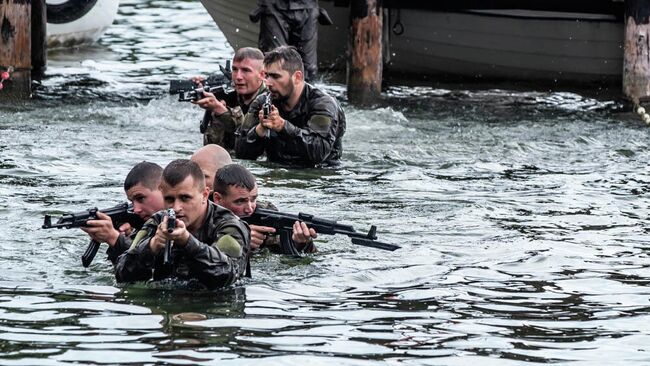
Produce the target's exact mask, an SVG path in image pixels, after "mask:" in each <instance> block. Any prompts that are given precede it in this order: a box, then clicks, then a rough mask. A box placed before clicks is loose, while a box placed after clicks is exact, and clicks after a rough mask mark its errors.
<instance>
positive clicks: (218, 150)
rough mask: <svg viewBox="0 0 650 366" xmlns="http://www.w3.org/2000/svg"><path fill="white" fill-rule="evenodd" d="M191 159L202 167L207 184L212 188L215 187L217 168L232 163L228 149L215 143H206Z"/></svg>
mask: <svg viewBox="0 0 650 366" xmlns="http://www.w3.org/2000/svg"><path fill="white" fill-rule="evenodd" d="M190 160H192V161H193V162H195V163H197V164H198V165H199V167H201V170H202V171H203V176H204V177H205V184H206V185H207V186H209V187H210V190H212V189H213V187H212V184H213V183H214V175H215V174H216V172H217V170H219V169H221V168H222V167H224V166H226V165H228V164H232V159H231V158H230V154H229V153H228V151H226V149H224V148H223V147H221V146H219V145H215V144H210V145H205V146H203V147H202V148H200V149H198V150H196V152H195V153H194V154H193V155H192V157H191V158H190Z"/></svg>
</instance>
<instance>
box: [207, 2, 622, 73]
mask: <svg viewBox="0 0 650 366" xmlns="http://www.w3.org/2000/svg"><path fill="white" fill-rule="evenodd" d="M201 2H202V3H203V5H204V6H205V8H206V9H207V11H208V12H209V13H210V15H211V16H212V18H213V19H214V21H215V22H216V24H217V26H218V27H219V28H220V29H221V31H222V32H223V33H224V35H225V36H226V38H227V39H228V41H229V42H230V44H231V45H232V47H233V48H235V49H236V48H239V47H243V46H255V45H257V37H258V32H259V25H258V24H255V23H252V22H251V21H250V20H249V19H248V13H249V12H250V11H251V10H253V9H254V8H255V6H256V1H255V0H242V1H237V2H228V1H225V0H201ZM387 3H388V4H385V5H386V6H389V7H386V8H385V9H384V38H385V39H384V43H385V44H384V65H385V68H384V70H385V74H388V75H412V76H417V77H419V78H424V79H430V80H437V79H439V78H441V77H444V78H449V77H451V78H454V77H462V78H469V79H477V80H528V81H547V82H552V83H555V82H605V83H607V82H620V79H621V73H622V69H623V66H622V62H623V33H624V31H623V22H622V20H621V18H622V17H621V16H622V14H617V13H616V12H617V11H618V10H620V7H615V6H612V7H611V9H609V7H607V6H601V7H599V8H596V7H592V8H591V9H586V8H583V9H584V10H582V11H581V10H580V7H579V6H573V7H570V6H563V7H559V8H557V7H556V9H551V8H548V9H547V10H544V8H543V6H541V5H540V6H537V7H534V8H533V7H530V8H528V9H508V8H504V7H503V6H499V7H493V8H490V7H489V6H482V7H481V8H474V9H466V8H463V7H462V6H459V5H455V6H453V7H452V6H447V7H445V6H441V5H440V4H438V3H445V1H443V2H435V5H422V6H404V5H402V6H401V7H397V6H396V5H391V4H394V3H395V2H387ZM447 3H451V2H447ZM474 3H476V4H478V3H480V2H473V3H472V5H476V4H474ZM489 3H491V4H495V3H496V4H498V3H499V1H492V2H489ZM551 3H557V2H551ZM596 3H598V4H607V2H606V1H597V2H594V4H596ZM319 4H320V6H321V7H323V8H325V9H326V10H327V11H328V12H329V13H330V16H331V18H332V19H333V20H334V22H335V24H334V25H333V26H320V28H319V44H318V48H319V49H318V57H319V64H320V66H321V67H334V68H341V69H343V68H344V67H345V55H346V51H347V34H348V22H349V9H348V7H338V6H335V5H334V2H333V1H320V2H319ZM537 4H542V3H540V2H537ZM609 10H611V11H609Z"/></svg>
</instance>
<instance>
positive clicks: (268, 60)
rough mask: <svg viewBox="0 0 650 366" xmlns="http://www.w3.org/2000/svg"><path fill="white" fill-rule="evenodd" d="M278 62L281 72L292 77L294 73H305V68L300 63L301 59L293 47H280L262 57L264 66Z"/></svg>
mask: <svg viewBox="0 0 650 366" xmlns="http://www.w3.org/2000/svg"><path fill="white" fill-rule="evenodd" d="M276 62H280V67H281V68H282V70H284V71H287V72H289V74H290V75H293V73H294V72H296V71H300V72H302V73H303V74H304V73H305V66H304V65H303V63H302V57H300V54H299V53H298V50H296V48H295V47H293V46H280V47H278V48H276V49H274V50H272V51H269V52H267V53H266V55H264V66H268V65H271V64H273V63H276Z"/></svg>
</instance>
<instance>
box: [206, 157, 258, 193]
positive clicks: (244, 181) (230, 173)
mask: <svg viewBox="0 0 650 366" xmlns="http://www.w3.org/2000/svg"><path fill="white" fill-rule="evenodd" d="M229 186H235V187H241V188H246V189H248V190H249V191H250V190H252V189H253V188H255V177H254V176H253V174H251V172H249V171H248V169H246V168H245V167H243V166H241V165H239V164H228V165H226V166H224V167H223V168H221V169H219V170H217V173H216V174H215V175H214V191H215V192H219V193H220V194H222V195H225V194H226V192H227V191H228V187H229Z"/></svg>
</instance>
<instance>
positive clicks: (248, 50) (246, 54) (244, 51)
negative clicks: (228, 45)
mask: <svg viewBox="0 0 650 366" xmlns="http://www.w3.org/2000/svg"><path fill="white" fill-rule="evenodd" d="M245 59H251V60H260V61H262V60H264V54H263V53H262V51H260V50H259V48H254V47H242V48H240V49H238V50H237V52H235V56H233V58H232V60H233V61H237V62H239V61H244V60H245Z"/></svg>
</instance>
